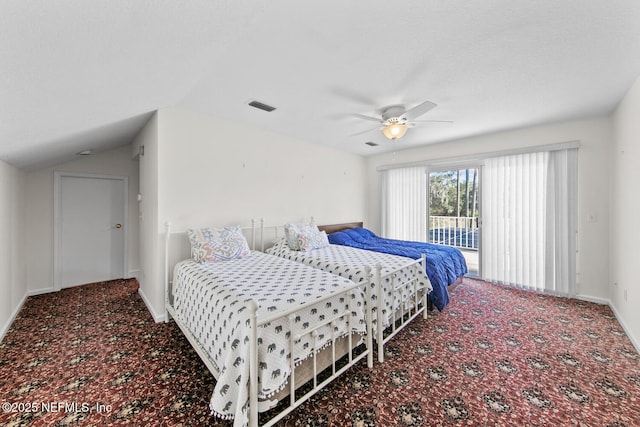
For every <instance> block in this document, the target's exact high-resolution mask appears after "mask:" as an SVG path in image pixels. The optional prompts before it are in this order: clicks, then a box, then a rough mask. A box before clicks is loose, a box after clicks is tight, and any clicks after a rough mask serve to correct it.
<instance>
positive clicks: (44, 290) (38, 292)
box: [27, 288, 57, 297]
mask: <svg viewBox="0 0 640 427" xmlns="http://www.w3.org/2000/svg"><path fill="white" fill-rule="evenodd" d="M50 292H57V291H56V290H55V289H53V288H42V289H34V290H32V291H29V292H27V295H28V296H30V297H32V296H35V295H42V294H48V293H50Z"/></svg>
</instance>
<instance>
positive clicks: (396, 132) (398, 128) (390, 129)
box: [382, 123, 409, 139]
mask: <svg viewBox="0 0 640 427" xmlns="http://www.w3.org/2000/svg"><path fill="white" fill-rule="evenodd" d="M407 129H409V128H408V127H407V125H406V123H391V124H388V125H387V126H385V127H383V128H382V134H383V135H384V136H386V137H387V138H389V139H398V138H402V137H403V136H404V134H405V133H407Z"/></svg>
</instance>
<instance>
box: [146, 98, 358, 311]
mask: <svg viewBox="0 0 640 427" xmlns="http://www.w3.org/2000/svg"><path fill="white" fill-rule="evenodd" d="M157 116H158V122H157V131H158V134H157V143H158V146H157V149H158V152H157V156H158V157H157V161H158V165H157V167H158V169H157V180H158V194H157V197H158V210H157V218H156V219H155V221H156V232H157V236H156V237H154V236H145V237H144V240H145V242H143V243H142V247H143V248H144V250H145V251H149V252H150V253H154V254H155V255H154V256H155V257H156V259H158V257H160V259H162V258H161V257H162V254H161V253H160V252H162V250H163V248H161V250H157V249H155V248H150V247H147V243H149V244H150V245H151V246H153V245H154V244H155V245H156V246H160V240H162V237H163V236H164V224H165V222H167V221H170V222H171V223H172V226H173V228H174V229H175V230H185V229H186V228H189V227H201V226H222V225H229V224H241V225H243V226H248V225H250V221H251V219H260V218H264V219H265V221H266V224H267V225H274V224H284V223H285V222H286V221H291V220H303V219H305V220H309V218H310V217H311V216H314V218H315V219H316V221H317V222H318V223H323V224H327V223H334V222H344V221H354V220H366V219H367V218H366V192H365V191H364V189H365V188H366V182H365V160H364V159H363V158H362V157H360V156H356V155H352V154H348V153H345V152H341V151H337V150H335V149H331V148H327V147H323V146H320V145H316V144H310V143H308V142H306V141H301V140H297V139H292V138H290V137H286V136H283V135H279V134H275V133H273V132H268V131H264V130H261V129H258V128H255V127H252V126H249V125H246V124H243V123H238V122H233V121H229V120H226V119H221V118H218V117H214V116H210V115H205V114H200V113H196V112H191V111H185V110H179V109H165V110H160V111H159V112H158V113H157ZM149 133H151V132H149ZM153 139H154V137H153V136H150V137H148V138H147V142H146V143H145V155H144V158H143V159H141V168H142V170H145V171H146V169H147V167H148V168H149V171H150V173H149V174H148V175H147V173H146V172H145V175H144V176H143V178H142V180H143V182H142V183H141V187H142V188H146V187H147V184H146V182H144V181H147V180H148V181H149V182H150V183H152V182H153V180H154V176H153V172H152V171H151V170H152V168H153V166H152V163H153V162H154V161H155V160H154V158H147V156H148V155H151V154H148V153H149V151H148V148H147V146H146V144H147V143H153ZM134 145H135V143H134ZM150 190H151V188H150ZM148 199H149V195H147V194H144V193H143V201H144V200H148ZM143 205H144V206H143V208H144V212H143V217H144V218H145V221H153V220H154V219H152V218H151V217H152V216H153V214H154V213H153V212H152V210H153V207H151V206H148V205H147V204H145V203H144V202H143ZM143 228H144V229H146V226H144V227H143ZM143 258H144V259H145V260H146V255H143ZM143 264H145V267H144V269H145V277H146V280H147V282H149V281H150V280H152V281H153V282H152V283H145V285H144V288H143V289H144V292H145V293H146V296H147V300H148V304H150V305H151V310H152V312H153V313H154V316H155V315H156V314H159V313H161V311H162V307H163V303H164V302H163V301H164V300H163V283H162V278H163V272H162V266H161V265H160V268H159V270H158V271H157V272H155V273H154V272H149V271H147V267H146V261H145V262H144V263H143ZM149 264H150V266H151V267H153V263H152V262H151V261H150V262H149ZM160 264H162V263H161V262H160ZM152 287H153V288H154V289H155V291H153V292H152V291H151V288H152ZM147 291H148V292H147Z"/></svg>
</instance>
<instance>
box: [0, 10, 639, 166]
mask: <svg viewBox="0 0 640 427" xmlns="http://www.w3.org/2000/svg"><path fill="white" fill-rule="evenodd" d="M639 22H640V2H639V1H637V0H607V1H596V0H594V1H585V0H535V1H524V0H523V1H514V0H470V1H468V0H467V1H462V0H459V1H457V0H447V1H443V0H399V1H394V2H389V1H384V0H367V1H364V0H358V1H337V0H324V1H321V2H303V1H294V0H289V1H285V0H268V1H267V0H264V1H262V0H256V1H238V0H189V1H180V0H136V1H132V0H102V1H86V0H41V1H30V0H4V1H2V3H0V64H1V66H0V159H2V160H4V161H6V162H8V163H11V164H13V165H15V166H17V167H20V168H24V169H27V170H29V169H37V168H39V167H43V166H45V165H51V164H55V163H57V162H61V161H66V160H69V159H71V158H73V157H74V155H75V153H77V152H79V151H82V150H86V149H93V150H95V151H100V150H105V149H110V148H114V147H117V146H121V145H124V144H128V143H130V142H131V141H132V139H133V137H134V136H135V135H136V133H137V132H138V131H139V130H140V128H141V127H142V126H143V125H144V123H145V122H146V121H147V120H148V118H149V117H150V116H151V114H152V113H153V111H155V110H157V109H160V108H164V107H178V108H185V109H190V110H195V111H201V112H205V113H209V114H213V115H216V116H219V117H223V118H228V119H229V120H233V121H240V122H244V123H248V124H251V125H254V126H257V127H260V128H264V129H267V130H271V131H274V132H278V133H281V134H285V135H289V136H292V137H296V138H300V139H303V140H306V141H309V142H313V143H318V144H326V145H328V146H332V147H335V148H338V149H341V150H345V151H348V152H352V153H356V154H360V155H365V156H366V155H370V154H375V153H381V152H384V151H389V150H393V149H402V148H406V147H415V146H418V145H423V144H430V143H435V142H442V141H447V140H452V139H458V138H462V137H467V136H472V135H477V134H486V133H490V132H496V131H500V130H506V129H513V128H518V127H525V126H532V125H538V124H544V123H550V122H558V121H565V120H571V119H578V118H584V117H592V116H598V115H604V114H608V113H609V112H611V111H612V110H613V108H615V106H616V105H617V103H618V102H619V101H620V99H621V98H622V96H623V95H624V93H625V92H626V90H627V89H629V88H630V86H631V85H632V83H633V82H634V80H635V79H636V78H637V77H638V76H640V30H639V29H638V28H639V27H638V23H639ZM251 100H258V101H261V102H264V103H267V104H270V105H273V106H275V107H276V110H274V111H273V112H270V113H267V112H264V111H261V110H257V109H254V108H251V107H249V106H248V105H247V103H248V102H249V101H251ZM425 100H429V101H432V102H434V103H436V104H438V105H437V107H436V108H434V109H433V110H431V111H429V112H428V113H426V114H425V115H424V116H422V117H421V118H422V119H428V120H447V121H452V122H453V123H422V124H421V125H420V126H419V127H416V128H412V129H409V131H408V132H407V134H406V135H405V137H404V138H402V139H400V140H397V141H394V142H392V141H390V140H387V139H385V138H384V136H383V135H382V134H381V133H380V131H379V129H378V125H377V124H376V123H374V122H371V121H366V120H362V119H361V118H358V117H357V116H356V115H357V114H361V115H367V116H374V115H379V114H380V113H381V109H382V108H383V107H385V106H388V105H395V104H401V105H404V106H406V107H407V108H410V107H412V106H414V105H417V104H419V103H420V102H422V101H425ZM354 134H356V135H354ZM365 142H374V143H377V144H379V145H378V146H377V147H371V146H369V145H366V144H365Z"/></svg>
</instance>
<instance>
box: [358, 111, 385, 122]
mask: <svg viewBox="0 0 640 427" xmlns="http://www.w3.org/2000/svg"><path fill="white" fill-rule="evenodd" d="M353 116H354V117H357V118H359V119H363V120H369V121H372V122H378V123H382V119H381V118H379V117H371V116H365V115H364V114H357V113H355V114H353Z"/></svg>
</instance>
